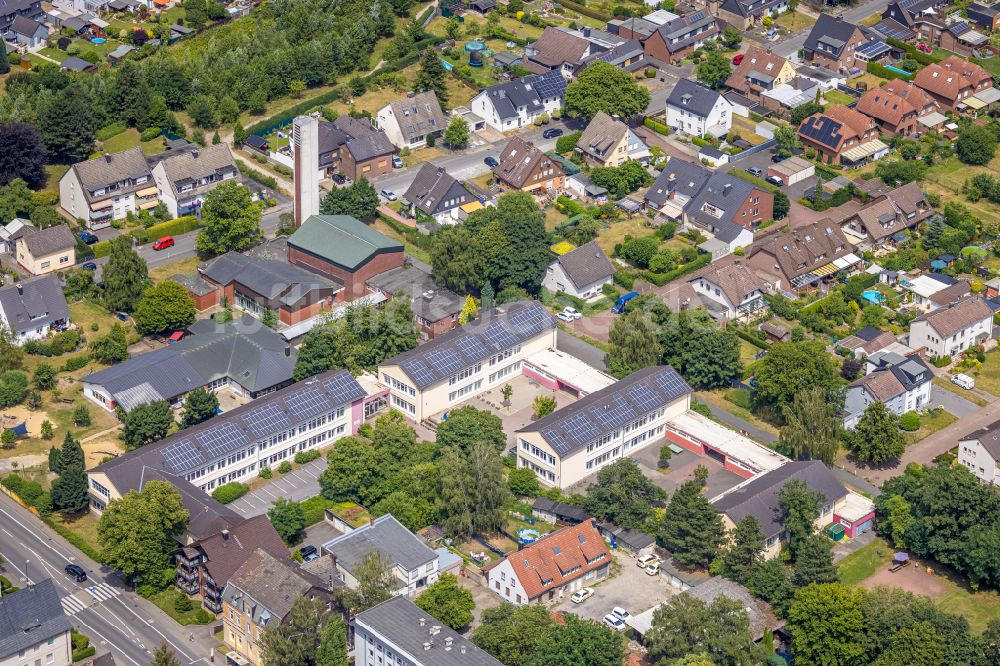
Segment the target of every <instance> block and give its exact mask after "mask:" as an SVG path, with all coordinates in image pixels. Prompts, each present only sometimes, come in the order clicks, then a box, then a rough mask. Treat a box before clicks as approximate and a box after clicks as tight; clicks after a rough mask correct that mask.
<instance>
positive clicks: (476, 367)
mask: <svg viewBox="0 0 1000 666" xmlns="http://www.w3.org/2000/svg"><path fill="white" fill-rule="evenodd" d="M557 330H558V329H557V328H556V320H555V318H554V317H553V316H552V315H551V314H549V312H548V311H547V310H546V309H545V307H544V306H543V305H542V304H541V303H538V302H537V301H515V302H513V303H505V304H504V305H502V306H500V307H498V308H494V309H493V310H492V311H490V312H486V313H484V314H483V315H481V316H480V318H479V319H476V320H475V321H472V322H470V323H468V324H466V325H465V326H462V327H461V328H456V329H454V330H451V331H448V332H447V333H445V334H444V335H441V336H438V337H435V338H434V339H433V340H429V341H428V342H426V343H424V344H422V345H420V346H419V347H416V348H415V349H411V350H409V351H406V352H403V353H402V354H399V355H398V356H396V357H394V358H391V359H389V360H387V361H384V362H383V363H381V364H380V365H379V379H380V380H381V382H382V383H383V384H384V385H385V386H386V388H388V390H389V406H390V407H392V408H394V409H398V410H399V411H400V412H402V413H403V414H404V415H405V416H406V417H407V418H410V419H412V420H414V421H418V422H419V421H423V420H424V419H427V418H430V417H432V416H434V415H435V414H438V413H440V412H445V411H447V410H449V409H453V408H454V407H457V406H458V405H460V404H461V403H462V402H464V401H466V400H468V399H469V398H472V397H473V396H476V395H478V394H480V393H482V392H483V391H486V390H487V389H490V388H493V387H495V386H499V385H501V384H503V383H505V382H507V381H508V380H509V379H510V378H511V377H513V376H515V375H519V374H521V366H522V363H523V362H524V359H526V358H528V357H529V356H531V355H532V354H535V353H536V352H539V351H542V350H544V349H554V348H555V346H556V332H557Z"/></svg>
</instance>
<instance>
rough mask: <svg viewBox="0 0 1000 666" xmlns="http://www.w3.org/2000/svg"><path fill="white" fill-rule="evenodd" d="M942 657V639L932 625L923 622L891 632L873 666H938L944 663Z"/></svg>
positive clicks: (943, 653)
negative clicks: (884, 647)
mask: <svg viewBox="0 0 1000 666" xmlns="http://www.w3.org/2000/svg"><path fill="white" fill-rule="evenodd" d="M944 657H945V652H944V639H943V638H942V636H941V634H940V633H938V630H937V629H936V628H935V627H934V625H933V624H931V623H930V622H926V621H924V622H917V623H915V624H912V625H910V626H908V627H900V628H898V629H895V630H894V631H892V633H891V634H890V637H889V644H888V645H887V646H886V649H885V650H884V651H883V652H882V654H881V655H879V658H878V659H876V660H875V662H874V666H939V664H942V663H945V661H944Z"/></svg>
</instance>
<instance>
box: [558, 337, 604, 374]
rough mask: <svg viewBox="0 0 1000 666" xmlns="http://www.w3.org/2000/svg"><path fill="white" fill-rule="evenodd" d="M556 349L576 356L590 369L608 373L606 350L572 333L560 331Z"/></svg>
mask: <svg viewBox="0 0 1000 666" xmlns="http://www.w3.org/2000/svg"><path fill="white" fill-rule="evenodd" d="M556 349H558V350H559V351H561V352H565V353H567V354H569V355H570V356H575V357H576V358H578V359H580V360H581V361H583V362H584V363H586V364H587V365H589V366H590V367H592V368H596V369H597V370H600V371H601V372H607V371H608V366H607V364H606V363H605V362H604V356H605V354H604V350H602V349H599V348H597V347H595V346H594V345H592V344H590V343H589V342H586V341H584V340H581V339H580V338H578V337H576V336H575V335H573V334H572V333H567V332H565V331H559V332H558V333H557V334H556Z"/></svg>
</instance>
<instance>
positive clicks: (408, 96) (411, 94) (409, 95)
mask: <svg viewBox="0 0 1000 666" xmlns="http://www.w3.org/2000/svg"><path fill="white" fill-rule="evenodd" d="M416 94H417V93H415V92H413V91H412V90H411V91H410V92H408V93H406V98H407V99H413V97H414V96H415V95H416Z"/></svg>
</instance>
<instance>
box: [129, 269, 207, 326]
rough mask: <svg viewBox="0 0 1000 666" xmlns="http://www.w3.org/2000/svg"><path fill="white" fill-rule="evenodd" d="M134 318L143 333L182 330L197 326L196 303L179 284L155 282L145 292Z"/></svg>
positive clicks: (165, 281) (168, 281)
mask: <svg viewBox="0 0 1000 666" xmlns="http://www.w3.org/2000/svg"><path fill="white" fill-rule="evenodd" d="M132 318H133V319H134V320H135V325H136V327H137V328H138V329H139V332H140V333H143V334H148V333H165V332H167V331H177V330H182V329H184V328H187V327H188V326H190V325H191V324H193V323H194V319H195V309H194V301H192V300H191V297H190V296H189V295H188V291H187V289H185V288H184V287H183V286H182V285H181V284H180V283H177V282H174V281H173V280H163V281H162V282H154V283H152V284H151V285H149V286H148V287H147V288H146V290H145V291H143V292H142V296H141V297H140V298H139V301H138V302H137V303H136V304H135V312H134V313H133V315H132Z"/></svg>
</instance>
